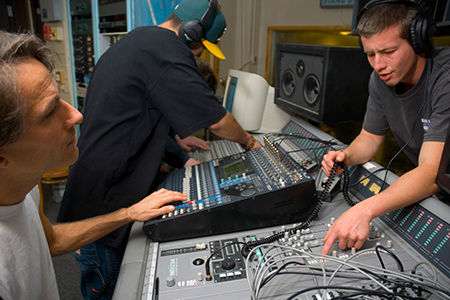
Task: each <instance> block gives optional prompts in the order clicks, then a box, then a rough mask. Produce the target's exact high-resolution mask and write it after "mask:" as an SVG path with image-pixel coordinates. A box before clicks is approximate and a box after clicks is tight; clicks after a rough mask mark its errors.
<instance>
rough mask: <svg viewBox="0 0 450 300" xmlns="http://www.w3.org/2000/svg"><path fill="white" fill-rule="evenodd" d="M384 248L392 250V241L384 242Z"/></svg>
mask: <svg viewBox="0 0 450 300" xmlns="http://www.w3.org/2000/svg"><path fill="white" fill-rule="evenodd" d="M386 248H388V249H391V248H392V240H388V241H387V242H386Z"/></svg>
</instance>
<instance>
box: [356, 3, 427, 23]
mask: <svg viewBox="0 0 450 300" xmlns="http://www.w3.org/2000/svg"><path fill="white" fill-rule="evenodd" d="M386 3H391V4H405V5H409V6H415V7H418V8H420V9H421V13H423V14H424V16H425V17H427V18H429V17H431V16H432V11H431V8H430V7H429V6H428V5H427V3H426V2H425V1H423V0H371V1H369V2H367V3H366V5H364V7H363V8H362V9H361V10H360V11H359V12H358V16H357V17H356V22H357V23H358V22H359V20H360V19H361V17H362V15H363V14H364V13H366V12H367V11H368V10H369V9H371V8H372V7H375V6H377V5H380V4H386Z"/></svg>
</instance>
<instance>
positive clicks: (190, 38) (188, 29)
mask: <svg viewBox="0 0 450 300" xmlns="http://www.w3.org/2000/svg"><path fill="white" fill-rule="evenodd" d="M217 4H218V3H217V0H210V1H209V4H208V9H207V10H206V12H205V14H204V15H203V16H202V18H201V19H200V20H197V19H191V20H187V21H186V22H184V23H183V25H181V27H180V30H179V31H178V36H179V37H180V38H181V40H182V41H183V43H185V44H186V45H187V46H188V47H190V46H194V45H195V44H197V43H198V42H200V40H201V38H202V37H203V34H204V32H203V31H204V30H203V27H204V26H205V24H206V23H207V22H208V20H209V19H210V18H211V16H212V14H213V13H214V11H215V10H216V8H217Z"/></svg>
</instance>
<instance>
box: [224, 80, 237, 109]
mask: <svg viewBox="0 0 450 300" xmlns="http://www.w3.org/2000/svg"><path fill="white" fill-rule="evenodd" d="M229 80H230V85H229V86H228V92H227V95H226V98H225V101H226V102H225V109H226V110H227V111H229V112H231V109H232V108H233V100H234V94H235V92H236V84H237V81H238V79H237V78H236V77H232V76H230V78H229Z"/></svg>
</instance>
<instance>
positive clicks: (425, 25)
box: [356, 0, 436, 56]
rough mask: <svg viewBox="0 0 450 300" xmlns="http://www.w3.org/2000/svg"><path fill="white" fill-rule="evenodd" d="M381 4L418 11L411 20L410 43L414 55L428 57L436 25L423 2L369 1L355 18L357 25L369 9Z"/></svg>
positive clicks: (419, 0)
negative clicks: (402, 6) (420, 54)
mask: <svg viewBox="0 0 450 300" xmlns="http://www.w3.org/2000/svg"><path fill="white" fill-rule="evenodd" d="M381 4H404V5H407V6H414V7H418V8H419V9H420V12H419V13H418V14H417V15H416V16H415V17H414V18H413V20H412V22H411V26H410V29H409V33H410V34H409V37H410V43H411V46H412V47H413V49H414V51H415V52H416V53H424V52H425V53H426V55H427V56H429V55H430V54H431V52H432V50H433V42H432V38H433V36H434V33H435V32H436V23H435V21H434V19H433V16H432V14H433V13H432V10H431V8H430V7H429V6H428V5H427V3H426V2H425V1H424V0H371V1H369V2H367V3H366V5H364V7H363V8H362V9H361V10H360V11H359V13H358V15H357V17H356V23H357V24H358V23H359V21H360V19H361V17H362V16H363V15H364V14H365V13H366V12H367V11H368V10H370V9H372V8H373V7H375V6H378V5H381Z"/></svg>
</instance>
